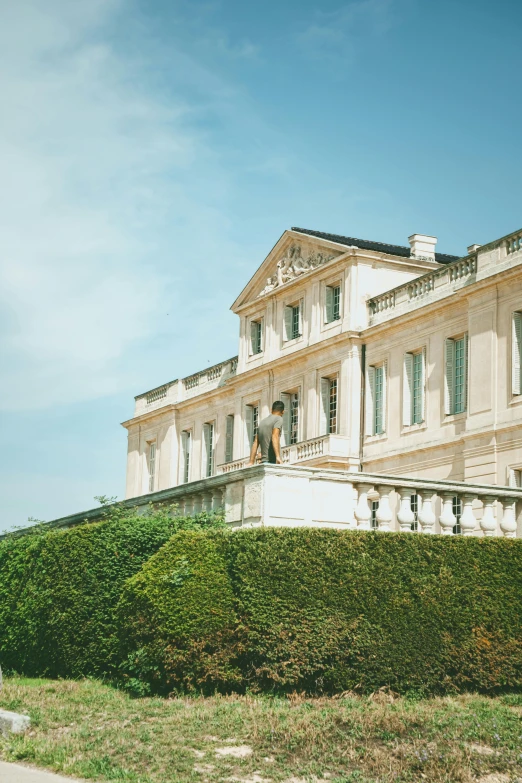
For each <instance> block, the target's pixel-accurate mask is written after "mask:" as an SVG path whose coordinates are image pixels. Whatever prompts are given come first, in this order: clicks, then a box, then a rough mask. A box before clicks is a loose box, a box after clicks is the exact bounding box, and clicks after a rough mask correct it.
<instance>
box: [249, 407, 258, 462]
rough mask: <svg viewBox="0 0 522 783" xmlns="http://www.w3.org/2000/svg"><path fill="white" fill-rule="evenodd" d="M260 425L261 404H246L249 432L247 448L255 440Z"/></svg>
mask: <svg viewBox="0 0 522 783" xmlns="http://www.w3.org/2000/svg"><path fill="white" fill-rule="evenodd" d="M258 427H259V405H247V406H246V433H247V450H248V451H250V448H251V446H252V444H253V442H254V438H255V436H256V435H257V430H258Z"/></svg>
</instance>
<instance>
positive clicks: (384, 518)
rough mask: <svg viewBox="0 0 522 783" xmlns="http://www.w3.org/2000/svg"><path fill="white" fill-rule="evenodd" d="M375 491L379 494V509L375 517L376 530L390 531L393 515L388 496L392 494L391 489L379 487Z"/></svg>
mask: <svg viewBox="0 0 522 783" xmlns="http://www.w3.org/2000/svg"><path fill="white" fill-rule="evenodd" d="M377 490H378V492H379V507H378V509H377V513H376V515H375V516H376V518H377V525H378V530H391V523H392V521H393V513H392V510H391V506H390V494H391V493H392V492H393V487H386V486H379V487H378V488H377Z"/></svg>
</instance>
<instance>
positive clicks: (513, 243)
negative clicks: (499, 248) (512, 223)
mask: <svg viewBox="0 0 522 783" xmlns="http://www.w3.org/2000/svg"><path fill="white" fill-rule="evenodd" d="M506 250H507V253H508V255H511V254H512V253H517V252H518V251H519V250H522V231H518V232H516V233H515V234H511V236H509V237H508V238H507V239H506Z"/></svg>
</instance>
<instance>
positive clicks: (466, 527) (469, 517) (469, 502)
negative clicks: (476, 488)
mask: <svg viewBox="0 0 522 783" xmlns="http://www.w3.org/2000/svg"><path fill="white" fill-rule="evenodd" d="M475 498H476V495H463V496H462V505H463V511H462V516H461V518H460V527H461V530H462V535H463V536H472V535H473V534H474V533H475V530H476V528H477V520H476V519H475V514H474V513H473V501H474V500H475Z"/></svg>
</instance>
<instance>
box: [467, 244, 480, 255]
mask: <svg viewBox="0 0 522 783" xmlns="http://www.w3.org/2000/svg"><path fill="white" fill-rule="evenodd" d="M479 247H482V245H470V246H469V247H468V256H470V255H471V254H472V253H474V252H475V250H478V249H479Z"/></svg>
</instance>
